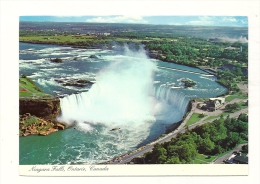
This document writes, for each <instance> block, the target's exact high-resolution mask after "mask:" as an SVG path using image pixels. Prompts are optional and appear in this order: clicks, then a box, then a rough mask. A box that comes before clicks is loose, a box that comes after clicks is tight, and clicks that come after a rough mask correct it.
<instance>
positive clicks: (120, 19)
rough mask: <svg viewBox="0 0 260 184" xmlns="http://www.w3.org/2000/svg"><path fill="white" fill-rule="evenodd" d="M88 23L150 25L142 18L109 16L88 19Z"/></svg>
mask: <svg viewBox="0 0 260 184" xmlns="http://www.w3.org/2000/svg"><path fill="white" fill-rule="evenodd" d="M86 22H98V23H137V24H145V23H148V22H147V21H146V20H144V19H143V17H141V16H127V15H122V16H107V17H95V18H90V19H87V20H86Z"/></svg>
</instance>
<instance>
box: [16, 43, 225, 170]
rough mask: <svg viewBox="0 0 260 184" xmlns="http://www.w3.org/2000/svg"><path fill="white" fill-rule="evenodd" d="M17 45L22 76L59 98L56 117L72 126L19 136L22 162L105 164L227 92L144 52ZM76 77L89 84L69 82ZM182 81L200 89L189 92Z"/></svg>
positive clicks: (194, 72) (207, 78)
mask: <svg viewBox="0 0 260 184" xmlns="http://www.w3.org/2000/svg"><path fill="white" fill-rule="evenodd" d="M19 47H20V48H19V56H20V58H19V72H20V74H26V75H27V76H28V77H30V78H31V79H32V80H33V81H34V82H35V83H36V84H37V86H39V87H40V88H41V89H42V90H43V91H44V92H45V93H48V94H51V95H53V96H58V97H60V100H61V108H62V114H61V116H60V117H58V120H59V121H61V122H63V123H66V124H73V125H74V126H73V128H69V129H66V130H64V131H59V132H56V133H53V134H51V135H48V136H28V137H20V138H19V143H20V144H19V157H20V158H19V160H20V164H21V165H31V164H97V163H100V162H105V161H107V160H110V159H112V158H113V157H115V156H117V155H121V154H124V153H127V152H129V151H131V150H133V149H135V148H137V147H139V146H142V145H144V144H147V143H149V142H151V141H153V140H154V139H156V138H157V137H159V136H160V135H161V134H162V133H164V131H165V127H166V126H168V125H170V124H172V123H175V122H178V121H180V120H181V119H182V117H183V115H184V114H185V113H186V111H187V105H188V102H189V100H191V99H194V98H209V97H215V96H218V95H221V94H223V93H225V92H226V88H224V87H222V86H221V85H219V84H218V83H216V82H215V80H216V78H215V76H210V75H208V74H207V73H206V72H204V71H202V70H200V69H197V68H192V67H187V66H182V65H177V64H173V63H166V62H162V61H159V60H155V59H150V58H148V57H147V56H146V53H145V51H144V50H143V49H142V48H140V49H138V50H135V49H132V48H129V47H127V46H124V47H121V46H115V48H114V49H113V50H104V49H79V48H71V47H63V46H55V45H44V44H29V43H19ZM50 58H52V59H54V58H61V59H62V60H63V62H62V63H54V62H51V61H50ZM79 79H80V80H85V81H86V80H87V81H91V82H90V83H87V84H84V85H83V86H73V85H64V84H65V83H69V82H71V81H73V80H74V81H75V80H79ZM182 79H191V80H193V81H195V82H196V85H195V86H193V87H191V88H185V87H184V84H183V83H182V82H181V80H182ZM92 83H93V84H92ZM113 128H120V129H119V130H116V131H111V129H113Z"/></svg>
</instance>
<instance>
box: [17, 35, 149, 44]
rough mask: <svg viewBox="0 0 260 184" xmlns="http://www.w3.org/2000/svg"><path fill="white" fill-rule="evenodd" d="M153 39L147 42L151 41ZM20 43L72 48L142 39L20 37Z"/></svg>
mask: <svg viewBox="0 0 260 184" xmlns="http://www.w3.org/2000/svg"><path fill="white" fill-rule="evenodd" d="M150 40H151V39H149V40H147V41H150ZM19 41H23V42H30V43H45V44H58V45H71V46H74V45H75V46H95V45H98V44H106V43H112V42H113V41H116V42H119V43H124V42H129V41H131V42H134V43H140V42H141V41H142V39H129V38H119V37H116V38H115V37H110V36H107V37H106V36H100V37H96V36H88V35H57V36H20V37H19Z"/></svg>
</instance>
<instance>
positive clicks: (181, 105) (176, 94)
mask: <svg viewBox="0 0 260 184" xmlns="http://www.w3.org/2000/svg"><path fill="white" fill-rule="evenodd" d="M155 96H156V98H157V99H158V100H162V101H165V102H167V104H170V105H173V106H175V107H177V108H178V109H179V111H180V113H181V114H182V115H184V114H185V112H186V111H187V107H188V103H189V100H190V99H189V98H188V97H187V96H186V95H185V94H183V93H182V92H180V91H178V90H176V89H172V88H171V87H168V86H166V85H165V84H162V85H160V86H157V87H156V88H155Z"/></svg>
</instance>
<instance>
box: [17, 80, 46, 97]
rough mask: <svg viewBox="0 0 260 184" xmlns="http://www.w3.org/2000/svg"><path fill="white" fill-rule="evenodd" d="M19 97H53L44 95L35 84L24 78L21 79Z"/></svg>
mask: <svg viewBox="0 0 260 184" xmlns="http://www.w3.org/2000/svg"><path fill="white" fill-rule="evenodd" d="M19 96H20V97H51V95H49V94H46V93H43V92H42V91H41V90H40V89H39V88H38V87H37V86H36V85H35V84H34V82H33V81H32V80H31V79H29V78H27V77H25V76H23V77H20V78H19Z"/></svg>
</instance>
